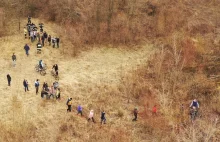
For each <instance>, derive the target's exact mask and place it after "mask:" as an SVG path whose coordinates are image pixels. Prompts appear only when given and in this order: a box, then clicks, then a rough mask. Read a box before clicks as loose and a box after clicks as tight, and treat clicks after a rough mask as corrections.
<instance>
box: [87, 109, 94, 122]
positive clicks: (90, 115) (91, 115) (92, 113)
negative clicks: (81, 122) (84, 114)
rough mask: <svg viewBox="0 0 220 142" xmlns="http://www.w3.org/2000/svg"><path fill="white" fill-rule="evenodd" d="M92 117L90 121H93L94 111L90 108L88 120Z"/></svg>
mask: <svg viewBox="0 0 220 142" xmlns="http://www.w3.org/2000/svg"><path fill="white" fill-rule="evenodd" d="M91 119H92V122H94V123H95V120H94V111H93V110H90V112H89V118H88V122H89V121H90V120H91Z"/></svg>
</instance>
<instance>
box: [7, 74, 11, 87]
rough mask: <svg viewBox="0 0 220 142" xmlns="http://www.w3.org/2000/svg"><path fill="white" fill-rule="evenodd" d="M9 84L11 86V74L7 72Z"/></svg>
mask: <svg viewBox="0 0 220 142" xmlns="http://www.w3.org/2000/svg"><path fill="white" fill-rule="evenodd" d="M7 80H8V86H11V76H10V75H9V74H7Z"/></svg>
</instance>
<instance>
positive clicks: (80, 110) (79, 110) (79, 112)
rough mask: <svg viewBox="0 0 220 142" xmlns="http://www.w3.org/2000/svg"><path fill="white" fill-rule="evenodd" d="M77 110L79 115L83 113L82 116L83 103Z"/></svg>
mask: <svg viewBox="0 0 220 142" xmlns="http://www.w3.org/2000/svg"><path fill="white" fill-rule="evenodd" d="M77 111H78V113H77V115H78V114H81V116H82V106H81V105H78V107H77Z"/></svg>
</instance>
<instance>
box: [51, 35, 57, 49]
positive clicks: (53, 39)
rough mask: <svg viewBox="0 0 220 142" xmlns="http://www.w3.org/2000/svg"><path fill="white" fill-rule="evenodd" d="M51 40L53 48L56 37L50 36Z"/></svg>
mask: <svg viewBox="0 0 220 142" xmlns="http://www.w3.org/2000/svg"><path fill="white" fill-rule="evenodd" d="M51 40H52V46H53V48H55V43H56V38H55V37H52V38H51Z"/></svg>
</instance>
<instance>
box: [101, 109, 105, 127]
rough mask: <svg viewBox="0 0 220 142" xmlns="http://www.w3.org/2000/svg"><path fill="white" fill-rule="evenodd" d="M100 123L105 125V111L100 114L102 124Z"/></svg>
mask: <svg viewBox="0 0 220 142" xmlns="http://www.w3.org/2000/svg"><path fill="white" fill-rule="evenodd" d="M102 122H104V124H105V123H106V118H105V111H102V113H101V124H102Z"/></svg>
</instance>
